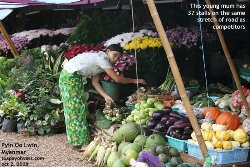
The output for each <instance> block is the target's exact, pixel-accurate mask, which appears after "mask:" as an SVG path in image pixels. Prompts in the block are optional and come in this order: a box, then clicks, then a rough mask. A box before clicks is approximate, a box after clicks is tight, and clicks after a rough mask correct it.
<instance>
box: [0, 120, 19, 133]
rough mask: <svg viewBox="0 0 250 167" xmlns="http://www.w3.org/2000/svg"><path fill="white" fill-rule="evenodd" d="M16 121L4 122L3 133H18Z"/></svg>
mask: <svg viewBox="0 0 250 167" xmlns="http://www.w3.org/2000/svg"><path fill="white" fill-rule="evenodd" d="M16 125H17V121H16V120H11V119H6V118H4V120H3V126H2V131H3V132H16Z"/></svg>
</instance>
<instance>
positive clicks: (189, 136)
mask: <svg viewBox="0 0 250 167" xmlns="http://www.w3.org/2000/svg"><path fill="white" fill-rule="evenodd" d="M191 138H192V137H191V134H189V135H184V134H183V135H182V137H181V139H182V140H187V139H191Z"/></svg>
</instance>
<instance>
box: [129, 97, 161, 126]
mask: <svg viewBox="0 0 250 167" xmlns="http://www.w3.org/2000/svg"><path fill="white" fill-rule="evenodd" d="M163 108H164V105H163V104H162V103H161V102H160V101H158V100H157V99H156V98H148V99H147V100H142V101H141V102H140V103H137V104H136V105H135V109H134V110H133V111H131V114H130V115H129V116H128V117H127V118H126V120H128V121H130V122H135V123H137V124H138V125H146V123H147V121H148V120H150V119H151V117H152V114H153V112H154V111H156V110H161V109H163Z"/></svg>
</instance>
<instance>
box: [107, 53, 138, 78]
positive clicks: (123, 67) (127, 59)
mask: <svg viewBox="0 0 250 167" xmlns="http://www.w3.org/2000/svg"><path fill="white" fill-rule="evenodd" d="M135 63H136V59H135V57H134V56H133V55H130V54H128V53H124V54H122V57H121V58H120V60H119V61H118V62H116V63H115V64H113V65H112V68H113V69H114V71H115V72H116V73H117V75H119V76H124V72H125V71H128V70H129V67H130V66H132V65H134V64H135ZM102 80H103V81H108V82H114V80H112V78H111V77H110V76H109V75H107V74H106V73H105V72H103V73H102Z"/></svg>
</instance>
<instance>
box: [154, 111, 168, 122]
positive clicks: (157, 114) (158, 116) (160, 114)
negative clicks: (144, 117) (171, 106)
mask: <svg viewBox="0 0 250 167" xmlns="http://www.w3.org/2000/svg"><path fill="white" fill-rule="evenodd" d="M164 115H166V112H165V111H163V110H156V111H155V112H153V114H152V118H153V119H154V120H161V118H162V117H163V116H164Z"/></svg>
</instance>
